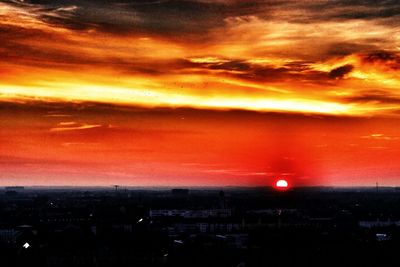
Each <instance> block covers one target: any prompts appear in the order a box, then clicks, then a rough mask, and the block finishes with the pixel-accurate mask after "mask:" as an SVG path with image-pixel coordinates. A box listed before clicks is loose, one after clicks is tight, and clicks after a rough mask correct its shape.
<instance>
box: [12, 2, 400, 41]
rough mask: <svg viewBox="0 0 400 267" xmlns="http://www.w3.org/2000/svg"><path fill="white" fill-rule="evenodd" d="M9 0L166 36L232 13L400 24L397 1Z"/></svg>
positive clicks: (76, 23) (79, 22)
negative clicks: (390, 21) (368, 20)
mask: <svg viewBox="0 0 400 267" xmlns="http://www.w3.org/2000/svg"><path fill="white" fill-rule="evenodd" d="M5 2H8V3H11V4H13V5H16V6H19V7H22V8H26V9H31V10H32V11H33V12H35V13H36V14H37V15H38V16H39V17H41V19H42V20H44V21H47V22H50V23H54V24H60V25H63V26H65V27H69V28H74V29H87V28H94V29H97V30H103V31H109V32H120V33H121V32H131V33H132V32H147V33H158V34H160V33H164V34H166V35H170V34H171V33H186V34H198V33H201V32H206V31H208V30H210V29H213V28H216V27H221V26H223V25H225V23H226V19H227V18H230V17H245V16H255V17H258V18H259V19H261V20H274V19H279V20H282V19H283V20H288V21H293V22H300V23H313V22H318V21H328V20H338V19H343V20H348V19H392V20H394V22H395V23H396V21H397V24H398V18H399V16H398V14H400V3H399V2H398V1H361V0H360V1H344V0H332V1H311V2H310V1H304V2H303V1H293V0H292V1H280V0H264V1H259V0H250V1H236V0H231V1H203V0H191V1H184V0H180V1H176V0H159V1H150V0H144V1H142V0H141V1H138V0H132V1H128V0H108V1H106V0H98V1H78V0H56V1H48V0H31V1H16V0H12V1H5ZM282 11H284V12H282ZM286 11H287V13H285V12H286ZM392 23H393V22H392Z"/></svg>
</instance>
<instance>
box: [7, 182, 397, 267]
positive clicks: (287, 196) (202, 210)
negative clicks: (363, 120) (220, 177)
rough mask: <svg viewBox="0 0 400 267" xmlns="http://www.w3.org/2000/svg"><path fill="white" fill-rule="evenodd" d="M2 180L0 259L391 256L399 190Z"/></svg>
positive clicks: (199, 260) (259, 260)
mask: <svg viewBox="0 0 400 267" xmlns="http://www.w3.org/2000/svg"><path fill="white" fill-rule="evenodd" d="M222 190H223V191H221V189H202V190H200V189H191V190H190V192H187V191H185V190H172V191H171V190H170V189H160V190H137V189H136V190H125V189H119V190H116V191H115V190H105V189H73V190H72V189H52V190H50V189H22V188H8V189H7V190H6V189H1V190H0V266H6V267H12V266H43V267H45V266H66V267H67V266H68V267H74V266H85V267H90V266H116V267H122V266H208V267H212V266H232V267H235V266H240V267H244V266H246V267H249V266H399V262H400V260H399V255H400V254H399V252H400V191H398V190H397V189H395V188H387V189H381V190H380V191H376V190H375V189H358V190H356V189H352V190H339V189H336V190H333V189H329V188H313V189H310V188H309V189H306V188H303V189H296V190H291V191H289V192H275V191H273V190H271V189H268V188H255V189H254V188H252V189H234V188H224V189H222Z"/></svg>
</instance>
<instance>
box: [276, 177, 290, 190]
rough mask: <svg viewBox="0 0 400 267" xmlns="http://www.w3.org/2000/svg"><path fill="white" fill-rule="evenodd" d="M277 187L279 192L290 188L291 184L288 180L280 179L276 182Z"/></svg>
mask: <svg viewBox="0 0 400 267" xmlns="http://www.w3.org/2000/svg"><path fill="white" fill-rule="evenodd" d="M275 187H276V188H277V189H279V190H286V189H288V188H289V183H288V181H287V180H284V179H279V180H277V181H276V183H275Z"/></svg>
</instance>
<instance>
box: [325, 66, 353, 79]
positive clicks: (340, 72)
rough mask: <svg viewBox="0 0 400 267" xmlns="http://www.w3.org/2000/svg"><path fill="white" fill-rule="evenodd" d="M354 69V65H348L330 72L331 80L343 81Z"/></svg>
mask: <svg viewBox="0 0 400 267" xmlns="http://www.w3.org/2000/svg"><path fill="white" fill-rule="evenodd" d="M353 69H354V66H353V65H350V64H347V65H344V66H341V67H338V68H335V69H333V70H331V71H330V72H329V74H328V75H329V78H331V79H343V78H344V77H345V76H346V75H347V74H349V73H350V72H351V71H352V70H353Z"/></svg>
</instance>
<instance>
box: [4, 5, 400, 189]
mask: <svg viewBox="0 0 400 267" xmlns="http://www.w3.org/2000/svg"><path fill="white" fill-rule="evenodd" d="M399 14H400V3H399V1H395V0H388V1H373V0H363V1H361V0H315V1H311V0H304V1H294V0H292V1H291V0H288V1H282V0H265V1H262V0H260V1H255V0H249V1H239V0H214V1H211V0H192V1H163V0H158V1H150V0H141V1H135V0H107V1H105V0H96V1H94V0H93V1H89V0H56V1H54V0H35V1H28V0H10V1H0V186H1V185H102V186H109V185H112V184H121V185H140V186H142V185H145V186H165V185H168V186H204V185H207V186H209V185H211V186H213V185H216V186H221V185H241V186H257V185H271V184H272V183H273V182H274V181H275V180H276V179H278V178H285V179H288V180H290V182H291V184H293V185H295V186H296V185H299V186H300V185H328V186H358V185H363V186H365V185H367V186H373V185H375V182H379V184H381V185H392V186H400V91H399V90H400V15H399Z"/></svg>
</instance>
